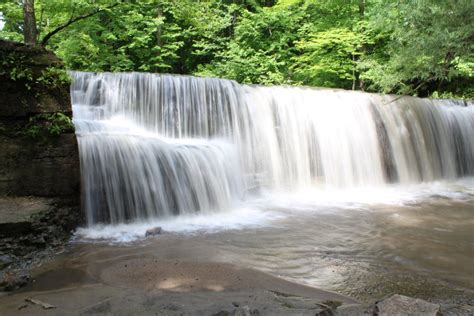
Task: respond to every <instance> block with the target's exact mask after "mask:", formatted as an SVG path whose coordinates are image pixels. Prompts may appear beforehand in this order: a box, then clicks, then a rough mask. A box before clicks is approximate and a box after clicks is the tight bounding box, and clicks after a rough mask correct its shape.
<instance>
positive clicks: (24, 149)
mask: <svg viewBox="0 0 474 316" xmlns="http://www.w3.org/2000/svg"><path fill="white" fill-rule="evenodd" d="M0 61H1V62H0V290H1V288H2V287H3V288H4V289H12V288H15V287H16V286H17V285H18V282H19V281H20V283H21V282H23V281H24V279H25V275H26V278H27V275H28V269H29V268H30V267H31V266H34V264H35V263H37V260H38V258H41V257H44V256H46V255H45V254H46V253H47V255H51V254H54V252H55V250H56V249H57V247H58V246H60V245H61V243H62V242H64V241H66V240H67V239H68V238H69V235H70V231H71V229H73V228H74V227H75V226H76V225H78V223H79V222H80V220H81V214H80V207H79V206H80V205H79V204H80V202H79V201H80V180H79V179H80V174H79V154H78V148H77V141H76V137H75V134H74V127H73V125H72V121H71V116H72V109H71V101H70V95H69V78H68V75H67V73H66V72H65V70H64V69H63V65H62V63H61V61H60V60H59V59H58V58H57V57H56V56H55V55H54V54H53V53H51V52H49V51H47V50H45V49H43V48H40V47H32V46H28V45H24V44H20V43H15V42H9V41H2V40H0ZM18 271H20V272H18ZM25 271H26V272H25ZM18 275H20V278H18Z"/></svg>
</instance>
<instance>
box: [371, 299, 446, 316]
mask: <svg viewBox="0 0 474 316" xmlns="http://www.w3.org/2000/svg"><path fill="white" fill-rule="evenodd" d="M375 312H376V313H377V315H379V316H390V315H425V316H430V315H432V316H437V315H441V313H440V306H439V305H438V304H433V303H430V302H427V301H424V300H421V299H418V298H412V297H408V296H404V295H399V294H395V295H393V296H391V297H389V298H387V299H384V300H383V301H380V302H377V303H376V304H375Z"/></svg>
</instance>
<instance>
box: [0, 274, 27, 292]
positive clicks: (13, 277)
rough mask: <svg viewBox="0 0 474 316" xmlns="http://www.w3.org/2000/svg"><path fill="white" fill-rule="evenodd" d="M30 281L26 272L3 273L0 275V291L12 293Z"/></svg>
mask: <svg viewBox="0 0 474 316" xmlns="http://www.w3.org/2000/svg"><path fill="white" fill-rule="evenodd" d="M29 281H30V274H29V273H28V271H23V270H20V271H5V272H2V273H0V291H13V290H16V289H19V288H20V287H22V286H25V285H26V284H28V282H29Z"/></svg>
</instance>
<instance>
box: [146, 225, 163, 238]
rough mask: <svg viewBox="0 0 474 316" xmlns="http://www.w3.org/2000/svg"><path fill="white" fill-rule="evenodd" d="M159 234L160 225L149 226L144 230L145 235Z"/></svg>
mask: <svg viewBox="0 0 474 316" xmlns="http://www.w3.org/2000/svg"><path fill="white" fill-rule="evenodd" d="M159 234H161V227H153V228H149V229H147V230H146V232H145V237H149V236H155V235H159Z"/></svg>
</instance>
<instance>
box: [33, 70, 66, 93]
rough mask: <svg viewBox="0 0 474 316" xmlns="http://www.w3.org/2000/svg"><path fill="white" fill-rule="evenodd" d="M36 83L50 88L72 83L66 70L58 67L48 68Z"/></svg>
mask: <svg viewBox="0 0 474 316" xmlns="http://www.w3.org/2000/svg"><path fill="white" fill-rule="evenodd" d="M35 82H36V83H37V84H41V85H44V86H47V87H50V88H57V87H60V86H64V85H69V84H70V83H71V78H70V77H69V75H68V73H67V71H66V70H64V69H61V68H57V67H48V68H46V69H45V70H43V71H42V72H41V75H40V76H39V77H38V78H36V80H35Z"/></svg>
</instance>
